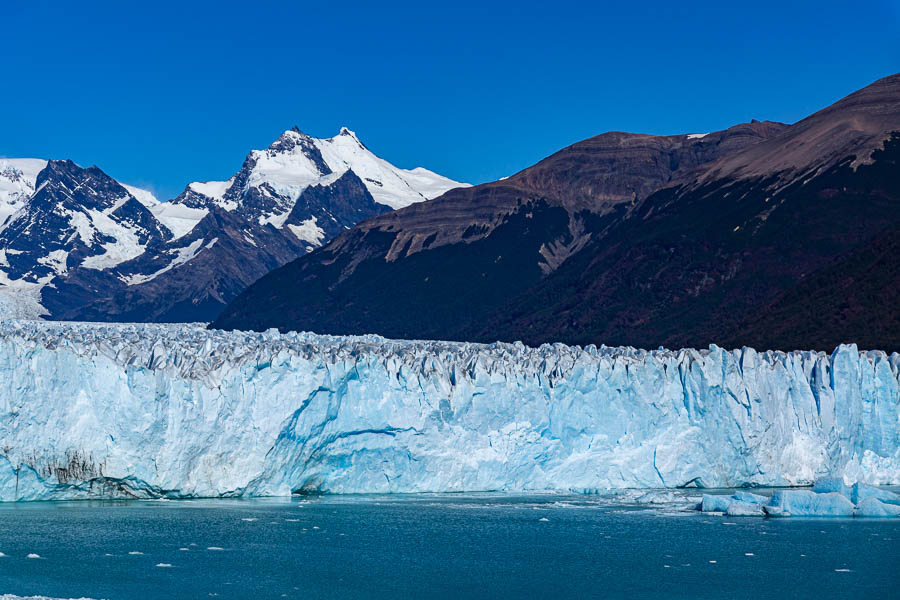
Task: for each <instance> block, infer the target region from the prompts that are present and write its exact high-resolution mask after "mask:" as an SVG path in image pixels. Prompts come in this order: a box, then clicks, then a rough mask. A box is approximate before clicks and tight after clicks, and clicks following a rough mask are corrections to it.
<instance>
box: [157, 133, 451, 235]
mask: <svg viewBox="0 0 900 600" xmlns="http://www.w3.org/2000/svg"><path fill="white" fill-rule="evenodd" d="M348 171H352V172H353V173H354V174H355V175H357V176H358V177H359V178H360V179H361V180H362V181H363V185H364V186H365V187H366V190H368V192H369V194H371V196H372V199H373V200H374V201H375V202H376V203H378V204H381V205H384V206H387V207H389V208H391V209H397V208H403V207H404V206H409V205H410V204H413V203H416V202H423V201H425V200H430V199H431V198H435V197H437V196H439V195H441V194H443V193H444V192H446V191H447V190H449V189H452V188H456V187H468V184H464V183H459V182H456V181H453V180H451V179H448V178H446V177H442V176H441V175H438V174H437V173H433V172H432V171H429V170H428V169H424V168H422V167H417V168H415V169H412V170H407V169H400V168H398V167H395V166H394V165H392V164H390V163H389V162H387V161H386V160H384V159H382V158H379V157H378V156H376V155H375V154H373V153H372V151H371V150H369V149H368V148H367V147H366V146H365V144H363V143H362V142H361V141H360V140H359V138H358V137H357V136H356V134H355V133H353V132H352V131H350V130H349V129H347V128H346V127H342V128H341V131H340V133H339V134H338V135H336V136H334V137H332V138H322V139H320V138H313V137H310V136H308V135H306V134H305V133H303V132H302V131H300V129H299V128H297V127H294V128H292V129H288V130H287V131H285V132H284V133H282V134H281V135H280V136H279V137H278V139H277V140H275V141H274V142H273V143H272V144H271V145H270V146H269V147H268V148H266V149H264V150H252V151H251V152H250V153H249V154H248V155H247V158H246V160H245V161H244V165H243V167H242V168H241V171H240V172H238V173H237V174H235V175H234V176H233V177H231V178H230V179H229V180H227V181H195V182H193V183H190V184H188V186H187V187H186V188H185V191H184V192H183V193H182V194H181V195H180V196H179V197H177V198H176V199H175V200H173V201H172V205H173V206H171V207H168V209H163V208H160V209H158V213H157V214H158V216H159V217H160V219H161V220H162V221H163V222H164V223H167V219H170V218H172V219H174V218H182V219H185V218H187V219H193V220H195V222H199V221H200V219H202V217H203V216H205V215H206V213H207V212H208V210H209V209H210V207H211V206H216V207H218V208H220V209H222V210H225V211H229V212H231V211H245V212H247V213H248V214H247V216H248V218H253V219H255V220H256V222H257V224H259V225H260V226H262V225H265V224H271V225H273V226H274V227H276V228H277V229H283V228H285V226H286V221H287V220H288V218H289V217H290V214H291V211H292V210H293V209H294V207H295V206H296V203H297V201H298V200H299V199H300V198H301V196H302V194H303V192H304V191H305V190H306V189H307V188H309V187H310V186H314V185H317V186H326V187H327V186H329V185H331V184H332V183H334V182H335V181H337V180H339V179H340V178H341V177H342V176H343V175H345V174H346V173H347V172H348ZM174 205H180V206H183V207H185V208H187V209H190V210H193V211H195V212H193V213H192V216H191V217H188V216H187V213H185V212H183V209H179V210H178V211H176V210H175V209H174ZM175 214H177V215H178V216H177V217H176V216H175ZM319 218H321V216H317V217H316V220H318V219H319ZM328 218H331V219H332V220H336V219H335V218H334V217H333V216H331V215H328ZM310 219H312V216H308V217H307V219H305V221H309V220H310ZM195 224H196V223H195ZM308 226H312V227H313V228H314V230H315V231H318V232H320V234H319V235H315V234H313V235H307V236H305V237H303V238H302V240H301V241H303V242H309V243H311V244H312V245H314V246H317V245H319V243H321V242H319V243H315V242H314V239H318V238H322V237H325V232H324V231H322V230H321V228H319V227H318V226H316V225H315V224H314V223H313V224H311V225H308ZM174 228H175V229H177V230H179V231H182V228H180V227H178V226H177V225H175V227H174ZM288 230H290V231H293V229H291V228H288ZM182 235H183V233H182Z"/></svg>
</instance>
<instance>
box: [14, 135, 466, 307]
mask: <svg viewBox="0 0 900 600" xmlns="http://www.w3.org/2000/svg"><path fill="white" fill-rule="evenodd" d="M460 185H465V184H459V183H456V182H453V181H451V180H449V179H446V178H444V177H441V176H439V175H436V174H434V173H432V172H431V171H428V170H425V169H421V168H418V169H414V170H411V171H407V170H404V169H398V168H396V167H394V166H393V165H391V164H390V163H388V162H387V161H385V160H383V159H380V158H378V157H377V156H375V155H374V154H373V153H372V152H371V151H370V150H368V148H366V147H365V146H364V145H363V144H362V143H361V142H360V141H359V139H358V138H357V137H356V136H355V134H353V133H352V132H350V131H349V130H347V129H342V130H341V133H340V134H339V135H338V136H335V137H334V138H329V139H315V138H311V137H309V136H307V135H305V134H303V133H301V132H300V130H299V129H297V128H293V129H290V130H288V131H286V132H284V133H283V134H282V135H281V136H279V138H278V139H277V140H276V141H275V142H274V143H273V144H271V145H270V146H269V147H268V148H267V149H265V150H253V151H251V152H250V153H249V154H248V156H247V158H246V159H245V161H244V163H243V166H242V168H241V170H240V171H239V172H238V173H236V174H235V175H234V176H233V177H231V178H230V179H229V180H228V181H224V182H216V181H210V182H193V183H191V184H189V185H188V186H186V188H185V191H184V192H183V193H182V194H180V195H179V196H178V197H177V198H175V199H174V200H172V201H170V202H160V201H159V200H158V199H157V198H156V197H155V196H154V195H153V194H152V193H151V192H149V191H147V190H143V189H141V188H138V187H135V186H129V185H124V184H120V183H119V182H117V181H115V180H114V179H113V178H111V177H109V176H108V175H107V174H105V173H104V172H103V171H101V170H100V169H98V168H97V167H89V168H82V167H80V166H79V165H76V164H75V163H73V162H71V161H46V160H38V159H0V316H4V315H6V316H15V317H19V318H22V317H32V318H34V317H37V316H41V315H47V314H48V313H49V314H50V315H51V316H53V317H55V318H65V319H73V318H74V319H79V318H88V319H98V320H108V319H113V320H115V319H122V318H125V317H124V316H123V315H124V314H125V313H128V316H127V318H126V320H148V319H162V320H202V319H211V318H213V317H214V316H215V315H216V314H218V311H219V310H221V308H222V307H223V306H224V305H225V304H227V303H228V302H229V301H230V300H231V299H232V298H233V297H234V296H235V295H237V293H239V292H240V291H241V290H242V289H243V288H244V287H246V286H247V285H249V284H250V283H252V282H253V281H254V280H256V279H257V278H259V277H260V276H262V275H264V274H265V273H267V272H268V271H270V270H271V269H273V268H276V267H278V266H281V265H282V264H284V263H286V262H288V261H290V260H292V259H294V258H296V257H298V256H300V255H302V254H304V253H306V252H309V251H311V250H312V249H314V248H316V247H318V246H320V245H322V244H324V243H325V242H327V241H328V240H330V239H331V238H332V237H334V236H335V235H337V234H338V233H340V232H342V231H344V230H345V229H348V228H350V227H352V226H353V225H355V224H356V223H357V222H359V221H361V220H364V219H366V218H369V217H371V216H375V215H378V214H381V213H383V212H386V211H388V210H390V209H391V208H394V207H399V206H406V205H408V204H410V203H414V202H419V201H423V200H426V199H428V198H431V197H433V196H435V195H438V194H440V193H442V192H443V191H445V190H446V189H449V188H451V187H456V186H460ZM89 271H93V273H91V272H89ZM151 283H152V285H149V284H151Z"/></svg>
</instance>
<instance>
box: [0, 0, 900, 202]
mask: <svg viewBox="0 0 900 600" xmlns="http://www.w3.org/2000/svg"><path fill="white" fill-rule="evenodd" d="M286 4H290V7H286V6H283V5H286ZM739 4H743V5H739ZM2 20H3V22H4V25H3V28H2V29H3V35H2V36H0V49H2V54H0V56H2V58H3V60H2V63H0V64H2V69H3V74H2V77H0V79H2V82H3V83H2V89H0V156H17V157H44V158H71V159H73V160H75V161H76V162H78V163H79V164H82V165H90V164H96V165H98V166H100V167H101V168H102V169H103V170H105V171H106V172H108V173H109V174H111V175H112V176H113V177H116V178H117V179H119V180H121V181H123V182H126V183H131V184H136V185H143V186H145V187H149V188H151V189H153V190H154V191H155V192H157V194H158V195H160V197H162V198H171V197H173V196H174V195H176V194H177V193H178V192H180V191H181V189H183V187H184V186H185V185H186V184H187V183H188V182H190V181H193V180H198V179H225V178H227V177H229V176H230V175H231V174H232V173H234V172H235V171H236V170H237V169H238V168H239V167H240V164H241V162H242V160H243V158H244V156H245V155H246V153H247V152H248V151H249V150H250V149H251V148H260V147H265V146H266V145H268V144H269V143H270V142H271V141H272V140H273V139H275V138H276V137H277V136H278V135H279V133H281V132H282V131H283V130H285V129H287V128H289V127H291V126H293V125H297V126H299V127H300V128H301V129H302V130H304V131H306V132H307V133H309V134H311V135H314V136H317V137H330V136H332V135H335V134H337V132H338V130H339V128H340V127H341V126H342V125H346V126H348V127H350V128H351V129H353V130H354V131H356V132H357V134H358V135H359V137H360V138H361V139H362V140H363V142H365V143H366V144H367V145H368V146H369V148H370V149H372V150H373V151H374V152H375V153H376V154H379V155H380V156H382V157H384V158H386V159H388V160H390V161H391V162H393V163H395V164H397V165H398V166H402V167H414V166H418V165H422V166H425V167H428V168H430V169H432V170H435V171H438V172H440V173H442V174H445V175H447V176H450V177H453V178H455V179H458V180H463V181H469V182H474V183H480V182H483V181H490V180H493V179H497V178H499V177H501V176H504V175H509V174H511V173H513V172H515V171H517V170H519V169H521V168H524V167H526V166H528V165H530V164H533V163H534V162H536V161H537V160H539V159H541V158H543V157H544V156H546V155H548V154H550V153H552V152H554V151H555V150H558V149H559V148H561V147H564V146H566V145H568V144H570V143H573V142H575V141H578V140H580V139H584V138H587V137H590V136H592V135H595V134H598V133H602V132H604V131H608V130H625V131H636V132H645V133H658V134H670V133H684V132H704V131H710V130H715V129H722V128H725V127H728V126H729V125H732V124H734V123H737V122H741V121H748V120H750V119H751V118H757V119H774V120H780V121H787V122H793V121H796V120H798V119H800V118H802V117H803V116H805V115H806V114H808V113H810V112H813V111H815V110H817V109H818V108H821V107H823V106H826V105H828V104H830V103H831V102H833V101H835V100H837V99H838V98H840V97H842V96H844V95H846V94H847V93H849V92H851V91H853V90H855V89H857V88H859V87H862V86H864V85H867V84H868V83H870V82H872V81H874V80H875V79H877V78H879V77H882V76H885V75H888V74H891V73H893V72H897V71H900V42H898V40H900V2H898V1H897V0H883V1H878V0H873V1H866V0H861V1H856V2H852V3H847V2H790V1H787V0H784V1H780V2H768V1H760V2H753V3H746V4H744V3H728V2H721V1H719V2H678V3H676V2H659V3H654V2H643V3H638V2H633V3H626V2H615V3H603V2H584V3H574V2H567V1H565V0H556V1H554V2H541V3H534V4H531V3H527V2H517V3H491V2H487V1H482V2H472V3H469V2H465V1H459V2H453V3H447V4H437V3H425V2H415V3H413V2H409V3H407V2H401V3H387V2H359V3H357V2H349V1H348V2H343V3H337V2H327V1H326V2H323V1H321V0H320V1H318V2H310V3H300V2H297V3H277V2H268V1H266V0H254V1H253V2H248V1H244V2H229V1H220V2H190V1H187V0H183V1H181V2H177V3H169V2H165V1H159V2H147V3H137V2H102V1H92V2H87V1H84V2H77V3H76V2H42V1H40V0H11V2H8V3H4V6H3V8H2Z"/></svg>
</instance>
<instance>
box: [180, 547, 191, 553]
mask: <svg viewBox="0 0 900 600" xmlns="http://www.w3.org/2000/svg"><path fill="white" fill-rule="evenodd" d="M179 550H181V551H182V552H187V551H188V550H189V549H188V548H183V547H182V548H179Z"/></svg>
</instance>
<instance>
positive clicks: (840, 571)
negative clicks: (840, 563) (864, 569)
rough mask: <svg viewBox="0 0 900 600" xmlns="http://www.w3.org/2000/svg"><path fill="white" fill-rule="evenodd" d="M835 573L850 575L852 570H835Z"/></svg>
mask: <svg viewBox="0 0 900 600" xmlns="http://www.w3.org/2000/svg"><path fill="white" fill-rule="evenodd" d="M834 572H835V573H849V572H850V569H835V570H834Z"/></svg>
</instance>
